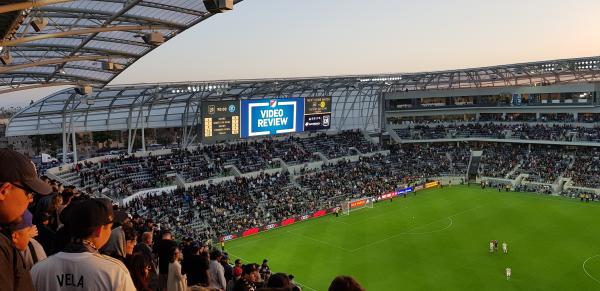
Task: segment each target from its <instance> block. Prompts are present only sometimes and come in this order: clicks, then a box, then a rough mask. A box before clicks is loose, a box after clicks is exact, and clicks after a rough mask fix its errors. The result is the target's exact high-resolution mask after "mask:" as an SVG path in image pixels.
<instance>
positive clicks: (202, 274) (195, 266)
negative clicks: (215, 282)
mask: <svg viewBox="0 0 600 291" xmlns="http://www.w3.org/2000/svg"><path fill="white" fill-rule="evenodd" d="M189 248H190V253H189V255H186V256H184V257H183V262H182V263H181V265H182V268H183V273H184V274H186V275H187V279H188V286H190V287H191V286H196V285H197V286H203V287H208V283H209V282H208V269H209V260H208V257H206V256H204V255H201V254H200V249H201V248H202V246H201V245H200V244H199V243H197V242H193V243H191V244H190V247H189Z"/></svg>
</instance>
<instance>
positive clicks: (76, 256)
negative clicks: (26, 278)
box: [31, 199, 135, 290]
mask: <svg viewBox="0 0 600 291" xmlns="http://www.w3.org/2000/svg"><path fill="white" fill-rule="evenodd" d="M70 208H71V210H70V211H69V213H68V215H66V217H65V218H66V219H67V220H68V222H67V225H69V232H70V234H71V236H72V240H71V243H70V244H69V245H67V247H66V248H65V249H64V250H63V251H61V252H59V253H56V254H54V255H52V256H50V257H49V258H47V259H46V260H44V261H41V262H39V263H37V264H36V265H35V266H33V268H32V269H31V276H32V277H33V284H34V286H35V287H36V289H37V290H61V289H65V288H66V289H81V290H135V286H134V285H133V281H132V280H131V276H130V274H129V271H128V270H127V268H126V267H125V265H124V264H123V263H122V262H121V261H119V260H116V259H113V258H111V257H108V256H104V255H101V254H100V253H99V252H98V249H99V248H101V247H102V246H104V245H105V244H106V242H107V241H108V239H109V237H110V233H111V227H112V223H113V211H112V205H111V204H110V201H108V200H105V199H88V200H84V201H81V202H78V203H74V204H73V205H71V206H70Z"/></svg>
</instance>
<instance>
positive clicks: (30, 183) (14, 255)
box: [0, 149, 52, 291]
mask: <svg viewBox="0 0 600 291" xmlns="http://www.w3.org/2000/svg"><path fill="white" fill-rule="evenodd" d="M50 192H52V188H51V187H50V186H49V185H48V184H46V183H45V182H44V181H42V180H41V179H39V178H38V175H37V171H36V169H35V166H34V164H33V163H32V162H31V160H30V159H28V158H27V157H25V156H24V155H22V154H20V153H18V152H15V151H13V150H9V149H0V270H2V271H1V272H0V282H2V283H1V284H0V291H4V290H25V291H27V290H33V285H32V281H31V276H30V274H29V272H28V271H27V269H26V268H25V262H24V261H23V258H22V256H21V255H19V253H18V250H17V249H16V248H15V247H14V245H13V243H12V239H11V238H12V233H11V228H10V225H13V224H18V223H19V222H20V219H22V216H23V213H25V210H26V209H27V206H28V205H29V203H31V201H32V200H33V196H34V195H37V194H39V195H48V194H50Z"/></svg>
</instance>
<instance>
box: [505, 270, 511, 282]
mask: <svg viewBox="0 0 600 291" xmlns="http://www.w3.org/2000/svg"><path fill="white" fill-rule="evenodd" d="M505 271H506V280H510V276H511V275H512V270H511V268H506V270H505Z"/></svg>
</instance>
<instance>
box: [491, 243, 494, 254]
mask: <svg viewBox="0 0 600 291" xmlns="http://www.w3.org/2000/svg"><path fill="white" fill-rule="evenodd" d="M493 252H494V242H493V241H490V253H493Z"/></svg>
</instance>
